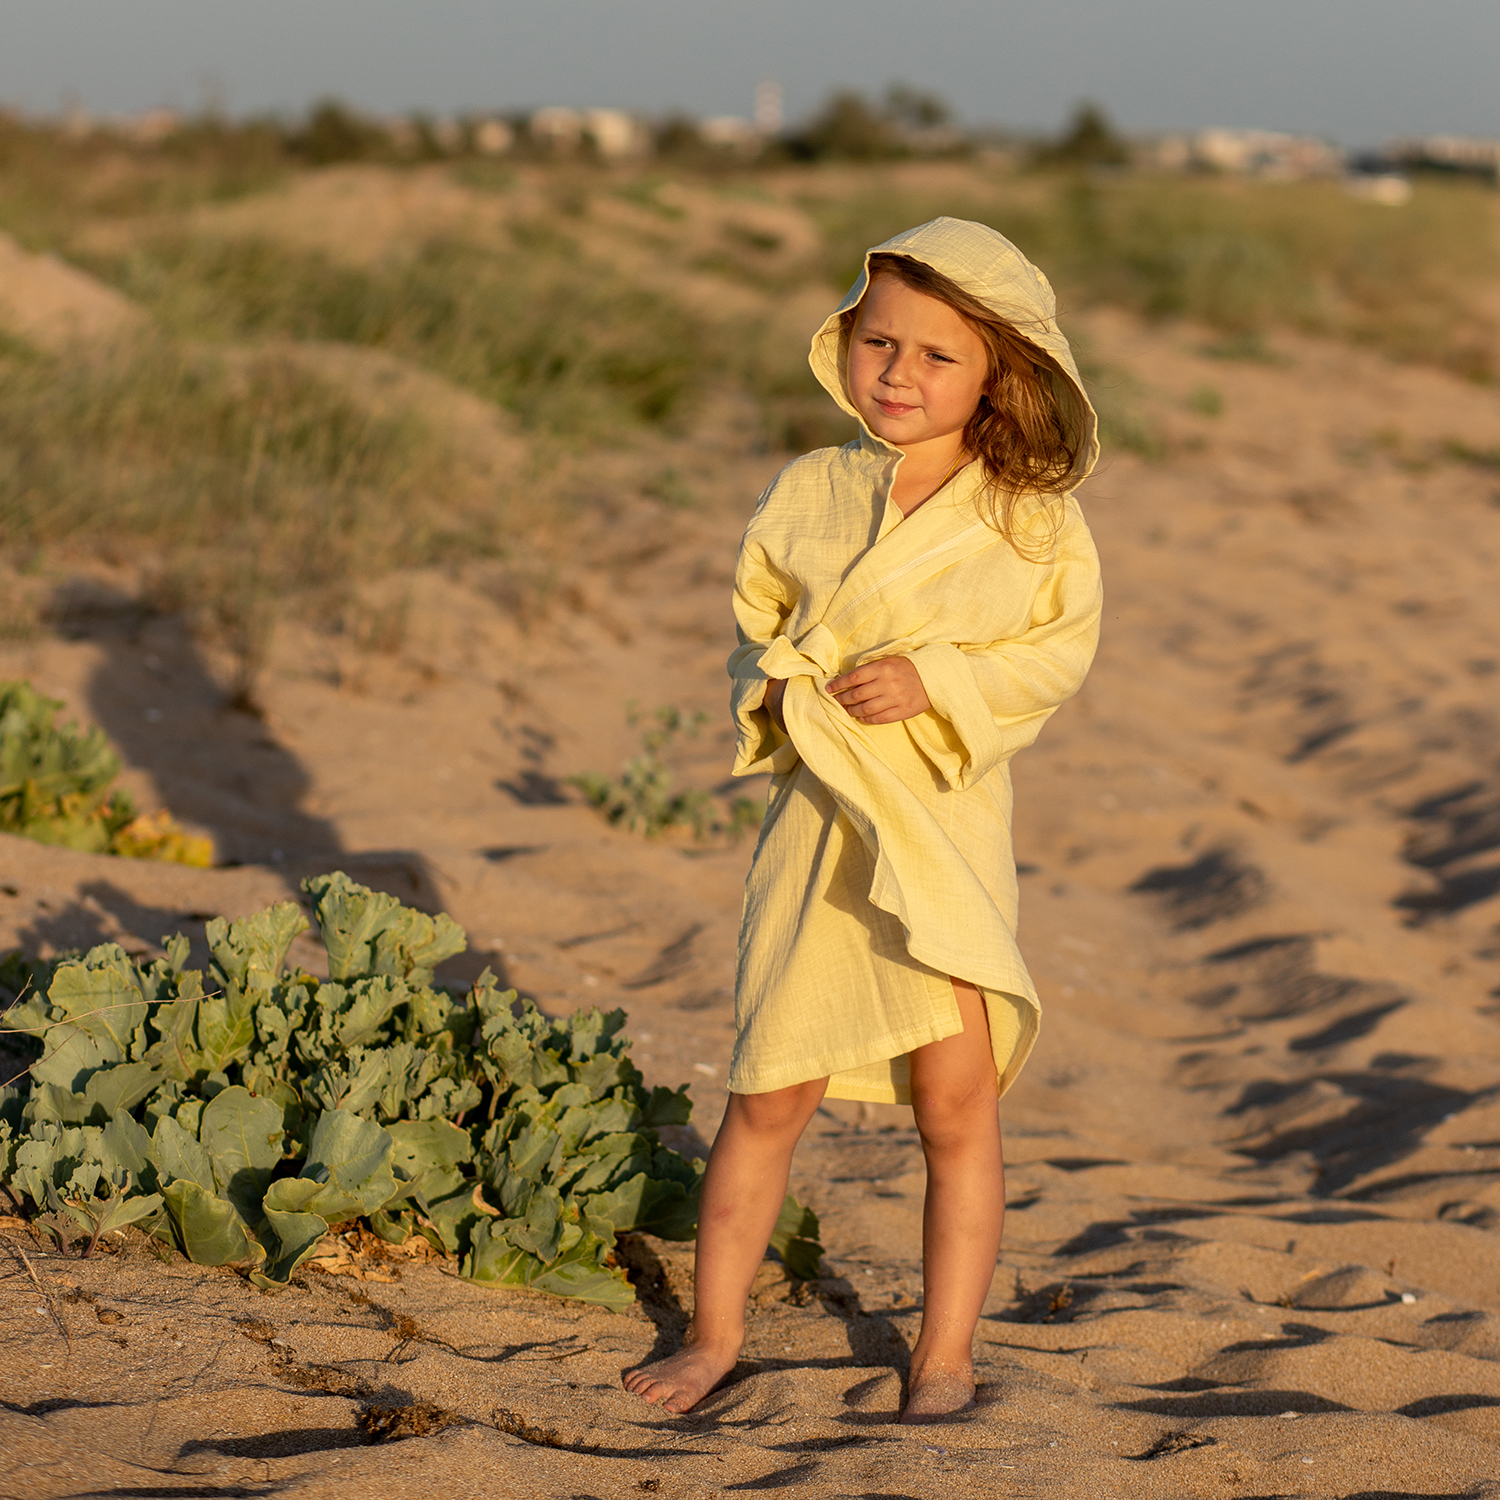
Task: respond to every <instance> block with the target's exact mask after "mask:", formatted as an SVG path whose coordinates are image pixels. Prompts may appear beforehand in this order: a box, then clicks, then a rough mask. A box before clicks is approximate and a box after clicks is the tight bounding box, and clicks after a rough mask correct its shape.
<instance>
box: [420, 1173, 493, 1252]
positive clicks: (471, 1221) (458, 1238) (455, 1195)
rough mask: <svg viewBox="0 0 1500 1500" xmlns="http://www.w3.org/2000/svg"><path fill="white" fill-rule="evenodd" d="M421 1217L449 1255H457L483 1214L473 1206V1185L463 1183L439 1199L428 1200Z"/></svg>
mask: <svg viewBox="0 0 1500 1500" xmlns="http://www.w3.org/2000/svg"><path fill="white" fill-rule="evenodd" d="M423 1217H424V1218H425V1219H426V1220H427V1222H428V1223H429V1224H430V1225H431V1226H432V1229H433V1231H434V1232H435V1233H436V1234H437V1237H438V1238H439V1239H440V1240H441V1241H442V1244H443V1249H444V1250H446V1251H447V1252H448V1254H449V1255H457V1254H458V1252H459V1251H460V1250H462V1249H463V1248H464V1246H465V1245H466V1244H468V1243H469V1242H470V1233H471V1231H472V1230H473V1228H474V1226H475V1225H476V1224H478V1223H479V1221H480V1220H481V1219H482V1218H484V1215H483V1214H481V1213H480V1212H479V1210H478V1209H477V1208H476V1207H475V1206H474V1192H473V1187H472V1185H471V1184H469V1183H465V1184H464V1185H463V1186H462V1187H461V1188H460V1189H458V1190H457V1191H455V1192H452V1193H446V1194H444V1195H443V1197H442V1198H441V1199H437V1200H429V1202H428V1204H427V1207H426V1210H425V1211H424V1214H423Z"/></svg>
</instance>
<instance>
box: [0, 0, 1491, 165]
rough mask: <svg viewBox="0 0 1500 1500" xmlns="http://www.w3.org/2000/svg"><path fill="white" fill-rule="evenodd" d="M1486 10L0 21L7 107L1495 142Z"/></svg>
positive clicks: (1053, 7) (601, 5)
mask: <svg viewBox="0 0 1500 1500" xmlns="http://www.w3.org/2000/svg"><path fill="white" fill-rule="evenodd" d="M1497 72H1500V3H1497V0H749V3H746V0H0V104H3V105H10V106H12V107H19V108H21V109H23V110H25V111H27V112H29V113H57V112H60V111H61V110H62V109H63V108H64V107H65V106H66V105H67V104H68V103H69V102H70V101H72V100H77V101H78V102H79V103H81V104H82V105H83V106H84V107H85V108H87V109H89V110H91V111H93V112H95V113H101V114H111V113H129V112H134V111H138V110H142V109H146V108H150V107H152V106H155V105H160V104H167V105H173V106H175V107H177V108H182V109H189V110H191V109H195V108H199V107H201V106H202V105H203V104H204V103H205V101H209V100H213V101H217V102H218V103H219V104H221V105H222V106H223V107H224V108H225V109H227V110H228V111H229V112H230V113H231V114H234V115H245V114H254V113H261V112H267V111H274V112H282V113H295V112H299V111H301V110H303V109H305V108H306V107H307V105H308V104H309V103H311V102H313V101H315V100H317V99H320V98H323V97H327V96H333V97H338V98H341V99H343V100H345V101H347V102H349V103H352V104H354V105H356V106H358V107H361V108H363V109H367V110H371V111H376V112H382V113H384V112H395V111H408V110H413V109H421V110H426V111H428V112H431V113H437V114H442V113H449V112H457V111H463V110H475V109H495V110H502V111H512V110H519V109H524V108H529V107H533V106H538V105H544V104H567V105H574V106H580V107H583V106H590V105H599V106H613V107H622V108H626V109H631V110H637V111H640V112H643V113H649V114H666V113H670V112H674V111H682V112H684V113H688V114H694V115H714V114H740V115H748V114H749V113H750V111H751V107H752V96H753V91H754V88H755V85H756V83H757V82H758V81H759V80H761V79H774V80H775V81H777V82H778V83H780V84H781V86H782V88H783V90H784V93H785V98H786V111H787V115H788V118H789V119H791V120H796V119H798V118H801V117H804V116H806V115H807V114H809V113H811V112H812V111H813V110H814V109H816V107H817V106H818V104H819V103H820V102H821V101H822V100H823V99H824V98H825V97H826V96H827V94H828V93H829V92H830V91H831V90H832V89H834V88H855V89H859V90H861V91H863V92H865V93H868V94H879V93H882V92H883V91H884V89H885V88H886V87H887V85H888V84H890V83H892V82H895V81H902V82H906V83H909V84H912V85H914V86H916V87H918V88H921V89H924V90H930V91H932V92H934V93H937V94H939V95H941V96H943V97H944V98H945V99H946V100H947V101H948V102H949V104H950V105H951V106H952V108H953V110H954V112H955V114H956V115H957V116H958V117H959V118H960V119H961V120H963V121H964V122H965V123H968V124H971V125H979V124H995V125H1003V126H1009V127H1012V128H1015V129H1022V130H1046V131H1052V130H1056V129H1057V128H1058V127H1059V126H1060V125H1061V124H1062V122H1063V121H1064V120H1065V119H1066V118H1067V117H1068V115H1069V114H1070V113H1071V112H1072V110H1073V108H1074V107H1075V105H1076V104H1077V103H1078V102H1079V101H1080V100H1084V99H1089V100H1093V101H1096V102H1098V103H1099V104H1101V105H1102V106H1103V107H1104V108H1105V109H1106V111H1107V112H1108V113H1109V115H1110V117H1111V118H1112V119H1113V120H1114V121H1115V122H1116V123H1117V124H1118V125H1120V126H1121V127H1123V128H1124V129H1126V130H1129V131H1138V132H1147V131H1156V130H1172V129H1197V128H1202V127H1205V126H1209V125H1231V126H1261V127H1265V128H1268V129H1278V130H1290V131H1295V132H1299V133H1306V134H1314V135H1321V136H1325V137H1328V138H1330V139H1332V140H1335V141H1338V142H1340V143H1341V144H1344V145H1350V146H1361V145H1374V144H1376V143H1378V142H1380V141H1381V140H1384V139H1386V138H1388V137H1390V136H1393V135H1403V134H1426V133H1429V132H1438V131H1444V132H1453V133H1457V134H1469V135H1492V136H1500V86H1497Z"/></svg>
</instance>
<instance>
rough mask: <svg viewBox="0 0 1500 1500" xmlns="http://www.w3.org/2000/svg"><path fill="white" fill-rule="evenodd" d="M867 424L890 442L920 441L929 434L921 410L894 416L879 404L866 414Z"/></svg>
mask: <svg viewBox="0 0 1500 1500" xmlns="http://www.w3.org/2000/svg"><path fill="white" fill-rule="evenodd" d="M864 418H865V426H866V427H868V428H869V429H870V431H871V432H873V433H874V434H875V436H876V437H878V438H884V439H885V440H886V442H888V443H918V442H921V440H922V439H923V438H924V437H925V436H927V435H928V434H926V433H925V432H924V431H923V427H924V423H923V421H922V413H921V412H920V411H915V410H913V411H911V412H902V413H900V414H898V415H895V416H892V414H891V413H890V412H886V411H881V410H880V408H879V407H878V406H877V407H876V408H875V410H874V411H873V412H866V413H865V414H864Z"/></svg>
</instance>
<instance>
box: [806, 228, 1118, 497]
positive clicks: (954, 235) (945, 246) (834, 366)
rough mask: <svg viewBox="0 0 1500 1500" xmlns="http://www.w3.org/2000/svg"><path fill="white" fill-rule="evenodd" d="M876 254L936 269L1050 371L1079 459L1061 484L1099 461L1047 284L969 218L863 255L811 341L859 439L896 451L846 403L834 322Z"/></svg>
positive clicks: (1095, 435)
mask: <svg viewBox="0 0 1500 1500" xmlns="http://www.w3.org/2000/svg"><path fill="white" fill-rule="evenodd" d="M882 253H883V254H887V255H905V256H907V257H909V258H910V259H912V260H919V261H921V262H923V264H925V265H929V266H931V267H932V269H933V270H934V271H940V272H941V273H942V274H943V275H944V276H946V277H947V278H948V279H949V280H950V281H952V282H954V283H956V284H957V285H958V286H961V287H962V288H963V289H964V290H965V291H966V292H968V293H969V294H970V295H971V296H973V297H977V298H978V299H979V301H981V302H982V303H984V305H985V306H986V307H987V308H989V309H990V311H991V312H993V313H994V314H995V315H996V316H997V317H1000V318H1003V319H1004V320H1005V321H1006V322H1007V323H1009V324H1010V325H1011V326H1012V327H1013V328H1015V330H1016V332H1017V333H1019V334H1020V335H1021V337H1022V338H1024V339H1025V340H1026V341H1027V342H1028V343H1030V344H1032V345H1033V346H1034V347H1035V348H1036V350H1037V353H1038V355H1039V356H1040V363H1041V364H1043V365H1045V366H1046V367H1047V368H1048V369H1049V370H1050V371H1051V372H1052V385H1053V391H1054V392H1055V394H1056V397H1057V404H1058V409H1059V410H1060V411H1061V412H1062V416H1063V421H1064V423H1065V424H1066V425H1067V429H1068V437H1069V439H1070V440H1071V441H1072V443H1073V446H1074V449H1075V451H1076V452H1077V454H1078V457H1077V460H1076V461H1075V463H1074V465H1073V472H1072V473H1071V474H1070V475H1069V477H1068V485H1067V487H1068V488H1069V489H1073V488H1075V487H1076V486H1077V485H1079V484H1081V483H1082V482H1083V480H1084V479H1086V478H1087V477H1088V474H1089V471H1090V470H1091V469H1092V468H1093V467H1094V464H1095V463H1096V462H1097V461H1098V458H1099V419H1098V417H1097V416H1096V415H1095V414H1094V408H1093V405H1092V403H1091V402H1090V401H1089V398H1088V393H1087V392H1086V391H1085V390H1084V388H1083V381H1082V380H1081V379H1080V378H1079V374H1078V366H1077V365H1076V364H1075V363H1074V362H1073V351H1072V349H1070V348H1069V346H1068V341H1067V339H1066V338H1065V337H1064V336H1063V332H1062V330H1061V329H1060V328H1059V327H1058V326H1057V316H1056V314H1057V298H1056V296H1055V295H1054V294H1053V291H1052V286H1051V284H1050V283H1049V282H1048V280H1047V278H1046V277H1045V276H1043V275H1042V273H1041V272H1040V271H1039V270H1038V269H1037V268H1036V267H1035V266H1034V265H1032V263H1031V262H1030V261H1029V260H1027V259H1026V257H1025V256H1024V255H1022V254H1021V252H1020V251H1019V250H1017V249H1016V247H1015V246H1014V245H1013V244H1011V242H1010V241H1009V240H1008V239H1006V238H1005V236H1004V235H1003V234H1001V233H1000V232H999V231H998V230H995V229H991V228H990V227H989V226H988V225H986V224H975V223H972V222H971V221H970V220H968V219H949V218H941V219H933V220H932V221H931V222H930V223H927V224H919V225H918V226H917V227H916V228H915V229H907V230H904V231H903V232H902V233H900V234H898V235H897V236H896V237H895V238H894V239H889V240H887V241H886V242H885V243H884V244H883V245H874V246H872V247H871V248H870V249H869V250H866V251H865V264H864V269H863V270H861V271H860V273H859V277H858V279H857V280H856V281H855V283H854V285H853V286H852V287H850V288H849V294H848V295H847V296H846V297H845V298H844V300H843V301H842V302H841V303H839V305H838V306H837V307H836V308H835V309H834V311H833V312H832V313H831V314H830V315H829V316H828V318H827V320H826V321H825V322H824V324H823V326H822V327H821V328H820V329H819V330H818V331H817V333H816V334H815V335H814V336H813V341H812V353H811V354H810V355H809V356H808V363H809V364H811V365H812V369H813V374H814V375H816V376H817V377H818V382H819V384H820V385H822V387H823V389H824V390H826V391H827V392H828V394H829V395H830V396H832V397H833V399H834V400H835V401H837V402H838V404H839V406H840V407H841V408H842V409H843V410H844V411H846V412H848V413H849V415H850V416H851V417H853V418H854V419H855V420H856V421H857V422H859V424H860V431H861V432H862V433H863V435H864V440H865V442H866V443H867V444H872V445H874V446H875V447H877V448H880V449H884V450H885V451H887V452H894V451H895V450H894V449H893V448H891V446H890V445H889V444H888V443H886V442H884V441H883V440H882V439H880V438H877V437H876V436H875V435H874V433H872V432H871V431H870V429H869V428H868V427H866V426H865V424H864V421H863V419H862V418H861V417H860V415H859V412H858V411H856V410H855V407H854V403H853V402H852V401H851V400H850V399H849V388H848V385H847V384H846V382H845V379H844V362H843V358H842V351H841V349H840V340H841V328H840V318H841V316H842V314H843V313H845V312H847V311H848V309H849V308H851V307H855V306H857V305H858V303H859V299H860V298H861V297H863V296H864V294H865V288H866V287H867V286H869V284H870V257H871V256H872V255H879V254H882Z"/></svg>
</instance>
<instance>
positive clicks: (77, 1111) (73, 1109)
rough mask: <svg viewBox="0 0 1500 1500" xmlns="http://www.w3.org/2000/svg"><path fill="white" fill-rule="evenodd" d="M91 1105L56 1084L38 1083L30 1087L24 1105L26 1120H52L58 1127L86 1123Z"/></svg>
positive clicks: (81, 1097)
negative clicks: (28, 1097)
mask: <svg viewBox="0 0 1500 1500" xmlns="http://www.w3.org/2000/svg"><path fill="white" fill-rule="evenodd" d="M92 1108H93V1105H92V1103H91V1102H90V1101H89V1100H88V1099H85V1098H84V1096H83V1095H82V1094H75V1093H74V1092H73V1090H72V1089H68V1088H64V1087H63V1086H62V1085H61V1084H57V1083H38V1084H35V1085H34V1086H33V1087H32V1090H31V1098H30V1100H28V1102H27V1105H26V1117H27V1119H28V1120H33V1121H42V1120H52V1121H55V1122H56V1123H57V1124H59V1125H83V1124H86V1123H87V1122H88V1117H89V1111H90V1110H91V1109H92Z"/></svg>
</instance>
